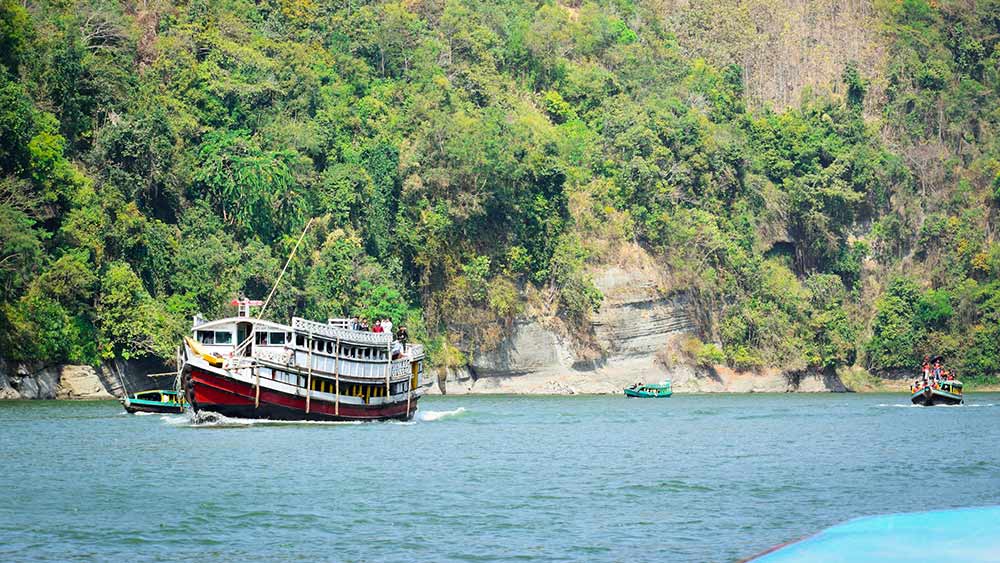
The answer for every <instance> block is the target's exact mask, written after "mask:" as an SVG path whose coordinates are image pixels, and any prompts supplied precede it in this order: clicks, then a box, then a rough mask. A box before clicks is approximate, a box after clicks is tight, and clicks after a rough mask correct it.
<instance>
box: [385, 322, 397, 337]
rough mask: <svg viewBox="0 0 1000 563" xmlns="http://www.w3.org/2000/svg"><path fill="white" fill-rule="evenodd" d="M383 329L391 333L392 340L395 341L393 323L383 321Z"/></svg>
mask: <svg viewBox="0 0 1000 563" xmlns="http://www.w3.org/2000/svg"><path fill="white" fill-rule="evenodd" d="M382 329H383V330H385V331H386V332H388V333H389V338H390V339H395V338H396V335H395V334H393V333H392V321H390V320H389V319H383V320H382Z"/></svg>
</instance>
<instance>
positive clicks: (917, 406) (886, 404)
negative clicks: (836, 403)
mask: <svg viewBox="0 0 1000 563" xmlns="http://www.w3.org/2000/svg"><path fill="white" fill-rule="evenodd" d="M875 406H877V407H891V408H900V409H923V408H935V409H939V408H947V409H968V408H975V407H994V406H996V405H995V404H994V403H965V404H964V405H934V406H933V407H925V406H923V405H914V404H913V403H910V404H908V405H906V404H899V403H895V404H888V403H879V404H878V405H875Z"/></svg>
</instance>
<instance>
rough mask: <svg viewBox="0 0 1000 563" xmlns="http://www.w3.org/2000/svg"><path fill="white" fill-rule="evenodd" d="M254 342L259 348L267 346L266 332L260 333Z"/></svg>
mask: <svg viewBox="0 0 1000 563" xmlns="http://www.w3.org/2000/svg"><path fill="white" fill-rule="evenodd" d="M254 342H255V343H256V344H257V345H258V346H267V333H266V332H258V333H257V336H256V338H255V339H254Z"/></svg>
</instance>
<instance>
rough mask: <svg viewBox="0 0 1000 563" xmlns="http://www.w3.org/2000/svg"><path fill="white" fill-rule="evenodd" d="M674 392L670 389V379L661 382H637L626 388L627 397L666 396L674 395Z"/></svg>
mask: <svg viewBox="0 0 1000 563" xmlns="http://www.w3.org/2000/svg"><path fill="white" fill-rule="evenodd" d="M673 394H674V392H673V391H671V389H670V380H669V379H667V380H664V381H663V382H661V383H649V384H645V385H644V384H642V383H636V384H635V385H632V386H631V387H626V388H625V396H626V397H642V398H653V399H655V398H664V397H669V396H671V395H673Z"/></svg>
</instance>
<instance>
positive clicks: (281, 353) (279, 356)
mask: <svg viewBox="0 0 1000 563" xmlns="http://www.w3.org/2000/svg"><path fill="white" fill-rule="evenodd" d="M293 353H294V352H293V351H292V350H289V349H287V348H281V349H279V350H268V349H267V348H261V347H257V348H254V349H253V355H254V357H255V358H259V359H261V360H264V361H265V362H273V363H276V364H288V363H290V362H291V360H292V354H293Z"/></svg>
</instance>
